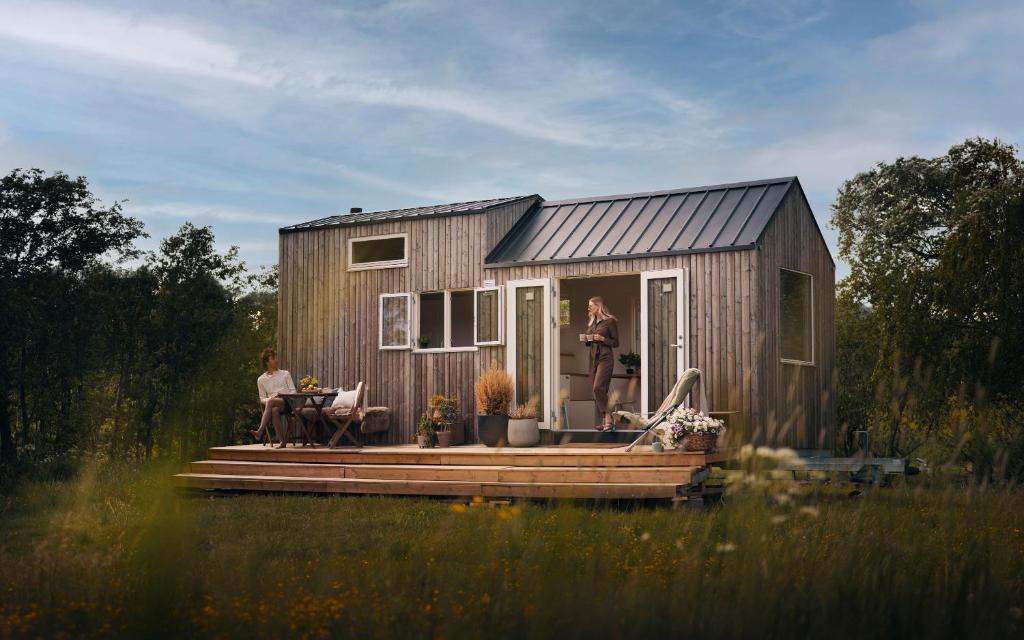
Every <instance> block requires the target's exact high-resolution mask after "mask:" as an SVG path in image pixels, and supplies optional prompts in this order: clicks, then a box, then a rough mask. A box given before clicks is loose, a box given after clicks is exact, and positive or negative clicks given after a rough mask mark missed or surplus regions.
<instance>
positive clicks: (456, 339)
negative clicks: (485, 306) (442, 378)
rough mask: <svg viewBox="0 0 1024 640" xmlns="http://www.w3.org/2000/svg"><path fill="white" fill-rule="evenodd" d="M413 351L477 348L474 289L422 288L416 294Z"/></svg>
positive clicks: (469, 349)
mask: <svg viewBox="0 0 1024 640" xmlns="http://www.w3.org/2000/svg"><path fill="white" fill-rule="evenodd" d="M413 307H414V309H413V319H414V320H415V327H416V331H415V337H414V339H413V351H414V352H416V353H431V352H437V351H475V350H476V344H475V342H474V339H473V337H474V334H475V331H474V326H475V314H474V290H473V289H449V290H445V291H423V292H420V293H417V294H415V296H414V297H413Z"/></svg>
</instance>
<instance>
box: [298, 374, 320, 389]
mask: <svg viewBox="0 0 1024 640" xmlns="http://www.w3.org/2000/svg"><path fill="white" fill-rule="evenodd" d="M299 388H300V389H302V390H303V391H317V390H319V389H320V380H319V379H318V378H317V377H316V376H302V379H301V380H299Z"/></svg>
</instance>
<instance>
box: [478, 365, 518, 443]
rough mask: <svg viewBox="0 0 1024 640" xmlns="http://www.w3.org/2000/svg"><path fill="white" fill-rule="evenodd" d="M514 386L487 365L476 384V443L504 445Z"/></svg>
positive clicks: (510, 381) (510, 379)
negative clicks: (478, 441) (477, 441)
mask: <svg viewBox="0 0 1024 640" xmlns="http://www.w3.org/2000/svg"><path fill="white" fill-rule="evenodd" d="M514 391H515V386H514V385H513V384H512V376H510V375H508V373H506V372H505V371H502V370H501V369H499V368H498V363H497V362H491V366H490V368H489V369H486V370H485V371H484V372H483V373H481V374H480V378H479V379H478V380H477V381H476V387H475V392H476V394H475V395H476V412H477V418H476V432H477V437H478V438H479V439H480V442H483V443H484V444H485V445H487V446H488V447H499V446H502V445H504V444H506V443H507V442H508V405H509V402H511V401H512V394H513V393H514Z"/></svg>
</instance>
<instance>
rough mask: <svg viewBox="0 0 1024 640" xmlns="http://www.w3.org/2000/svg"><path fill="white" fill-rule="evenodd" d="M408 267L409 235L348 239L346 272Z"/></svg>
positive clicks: (392, 234)
mask: <svg viewBox="0 0 1024 640" xmlns="http://www.w3.org/2000/svg"><path fill="white" fill-rule="evenodd" d="M408 265H409V234H408V233H390V234H387V235H382V236H366V237H363V238H349V239H348V270H349V271H362V270H364V269H390V268H393V267H405V266H408Z"/></svg>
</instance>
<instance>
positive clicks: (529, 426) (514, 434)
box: [508, 418, 540, 447]
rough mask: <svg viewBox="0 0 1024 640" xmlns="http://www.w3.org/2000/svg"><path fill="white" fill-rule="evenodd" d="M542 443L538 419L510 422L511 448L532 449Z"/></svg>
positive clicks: (509, 439) (509, 442) (509, 436)
mask: <svg viewBox="0 0 1024 640" xmlns="http://www.w3.org/2000/svg"><path fill="white" fill-rule="evenodd" d="M538 442H540V427H538V425H537V419H536V418H526V419H523V420H509V421H508V444H509V446H510V447H532V446H534V445H536V444H537V443H538Z"/></svg>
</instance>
